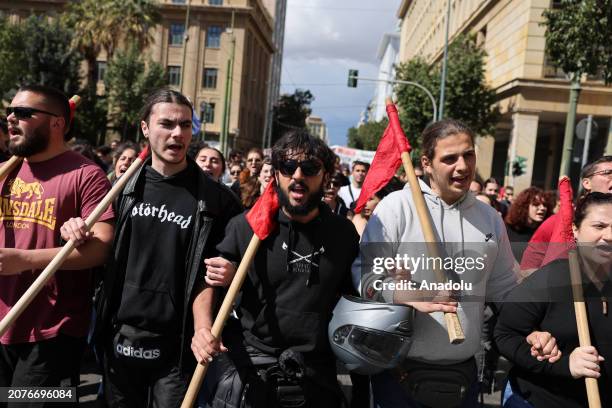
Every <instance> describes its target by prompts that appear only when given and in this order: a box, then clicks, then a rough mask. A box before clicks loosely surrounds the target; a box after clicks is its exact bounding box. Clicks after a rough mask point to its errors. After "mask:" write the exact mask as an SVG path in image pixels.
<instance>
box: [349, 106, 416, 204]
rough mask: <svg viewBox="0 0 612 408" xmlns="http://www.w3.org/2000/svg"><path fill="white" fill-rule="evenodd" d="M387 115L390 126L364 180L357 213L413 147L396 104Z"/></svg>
mask: <svg viewBox="0 0 612 408" xmlns="http://www.w3.org/2000/svg"><path fill="white" fill-rule="evenodd" d="M387 115H388V116H389V126H387V129H385V133H384V134H383V136H382V138H381V139H380V142H379V143H378V148H377V149H376V153H375V154H374V160H372V165H371V166H370V170H369V171H368V175H367V176H366V178H365V180H364V181H363V186H362V187H361V194H360V195H359V199H358V200H357V205H356V206H355V212H357V213H359V212H361V210H363V207H364V206H365V205H366V203H367V202H368V200H369V199H370V197H372V195H374V194H375V193H376V192H377V191H378V190H380V189H381V188H383V187H384V186H385V185H387V183H388V182H389V180H391V178H392V177H393V176H394V175H395V172H396V171H397V168H398V167H399V166H400V165H401V164H402V159H401V154H402V153H403V152H410V150H411V149H412V148H411V147H410V143H408V139H406V135H404V131H403V130H402V126H401V125H400V121H399V116H398V115H397V108H396V107H395V105H394V104H388V105H387Z"/></svg>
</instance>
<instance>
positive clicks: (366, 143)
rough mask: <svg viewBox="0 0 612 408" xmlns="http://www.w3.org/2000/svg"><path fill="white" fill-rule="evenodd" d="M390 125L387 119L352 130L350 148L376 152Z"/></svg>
mask: <svg viewBox="0 0 612 408" xmlns="http://www.w3.org/2000/svg"><path fill="white" fill-rule="evenodd" d="M388 124H389V120H388V119H386V118H385V119H383V120H381V121H380V122H366V123H364V124H363V125H361V126H359V127H357V128H354V127H352V128H350V129H349V130H348V146H349V147H354V148H355V149H362V150H376V148H377V147H378V142H380V138H381V137H382V135H383V133H384V132H385V129H386V128H387V125H388Z"/></svg>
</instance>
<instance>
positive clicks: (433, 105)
mask: <svg viewBox="0 0 612 408" xmlns="http://www.w3.org/2000/svg"><path fill="white" fill-rule="evenodd" d="M351 78H355V79H357V80H358V81H370V82H386V83H388V84H403V85H413V86H416V87H417V88H419V89H421V90H422V91H423V92H425V93H426V94H427V96H428V97H429V100H430V101H431V108H432V110H433V122H435V121H436V118H437V117H438V110H437V108H436V98H434V96H433V94H432V93H431V92H430V91H429V89H427V88H425V87H424V86H423V85H421V84H419V83H417V82H412V81H402V80H399V79H374V78H362V77H355V76H352V77H351Z"/></svg>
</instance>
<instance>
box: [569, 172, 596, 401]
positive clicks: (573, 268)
mask: <svg viewBox="0 0 612 408" xmlns="http://www.w3.org/2000/svg"><path fill="white" fill-rule="evenodd" d="M563 183H568V184H569V183H570V180H569V178H568V177H567V176H562V177H561V178H560V179H559V191H560V192H561V194H560V197H561V201H562V203H561V204H562V205H563V206H566V207H567V208H562V210H561V211H560V212H561V214H562V217H561V220H562V222H563V228H564V230H565V231H566V232H567V233H568V234H569V233H570V232H569V231H571V222H572V221H573V211H572V210H571V209H572V201H571V192H567V189H568V188H567V185H564V184H563ZM570 191H571V190H570ZM566 210H567V211H569V213H568V212H566ZM566 214H567V216H566V217H563V215H566ZM569 214H571V215H572V217H570V216H569ZM570 218H571V219H570ZM567 224H569V225H567ZM566 241H567V240H566ZM567 255H568V260H569V269H570V281H571V284H572V297H573V300H574V311H575V313H576V326H577V329H578V343H579V344H580V347H586V346H591V345H592V344H591V334H590V333H589V319H588V315H587V309H586V305H585V304H584V294H583V290H582V273H581V272H580V261H579V260H578V251H577V249H576V248H575V247H570V248H569V251H568V254H567ZM584 381H585V385H586V391H587V399H588V401H589V408H601V398H600V396H599V384H598V383H597V379H596V378H590V377H585V379H584Z"/></svg>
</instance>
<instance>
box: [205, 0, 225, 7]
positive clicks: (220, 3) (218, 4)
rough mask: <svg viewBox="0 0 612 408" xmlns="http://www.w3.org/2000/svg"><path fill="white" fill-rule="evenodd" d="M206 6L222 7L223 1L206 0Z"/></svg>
mask: <svg viewBox="0 0 612 408" xmlns="http://www.w3.org/2000/svg"><path fill="white" fill-rule="evenodd" d="M208 4H209V5H211V6H222V5H223V0H208Z"/></svg>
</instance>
